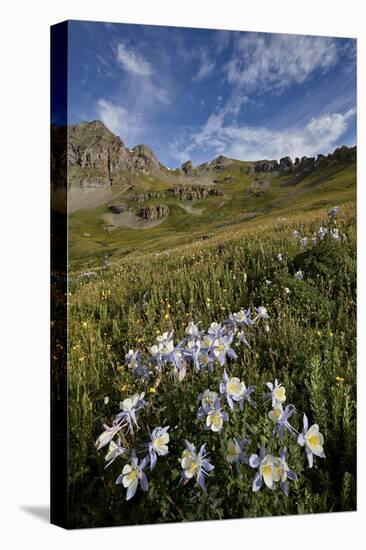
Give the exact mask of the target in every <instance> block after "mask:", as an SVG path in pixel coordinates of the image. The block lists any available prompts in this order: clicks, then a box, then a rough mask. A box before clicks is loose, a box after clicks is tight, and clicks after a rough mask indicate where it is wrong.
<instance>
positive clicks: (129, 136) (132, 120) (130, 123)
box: [97, 98, 143, 143]
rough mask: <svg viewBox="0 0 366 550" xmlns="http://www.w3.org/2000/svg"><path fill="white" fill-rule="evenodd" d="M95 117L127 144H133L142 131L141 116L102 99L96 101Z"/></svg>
mask: <svg viewBox="0 0 366 550" xmlns="http://www.w3.org/2000/svg"><path fill="white" fill-rule="evenodd" d="M97 116H98V118H99V119H100V120H101V121H102V122H104V124H105V125H106V126H107V128H109V130H111V131H112V132H113V133H115V134H117V135H119V136H121V138H122V140H123V141H126V142H128V143H133V142H134V140H135V139H136V138H137V136H138V135H139V133H140V132H141V130H142V129H143V125H142V119H141V116H139V115H138V114H136V113H134V112H132V111H130V110H128V109H126V108H125V107H123V106H122V105H118V104H116V103H113V101H109V100H107V99H104V98H101V99H99V100H98V101H97Z"/></svg>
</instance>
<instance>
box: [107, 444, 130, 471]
mask: <svg viewBox="0 0 366 550" xmlns="http://www.w3.org/2000/svg"><path fill="white" fill-rule="evenodd" d="M122 454H128V450H127V449H125V447H122V446H121V438H120V437H117V441H113V440H112V441H111V442H110V444H109V447H108V452H107V454H106V456H105V461H106V462H107V464H106V465H105V467H106V468H108V466H110V465H111V464H112V462H114V461H115V460H116V458H118V457H119V456H121V455H122Z"/></svg>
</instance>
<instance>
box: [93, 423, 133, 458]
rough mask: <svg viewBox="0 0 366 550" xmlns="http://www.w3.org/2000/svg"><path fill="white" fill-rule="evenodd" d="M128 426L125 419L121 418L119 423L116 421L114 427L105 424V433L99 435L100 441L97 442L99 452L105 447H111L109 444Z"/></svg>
mask: <svg viewBox="0 0 366 550" xmlns="http://www.w3.org/2000/svg"><path fill="white" fill-rule="evenodd" d="M126 426H127V422H126V420H125V419H124V418H120V419H119V420H118V421H115V423H114V424H113V426H107V424H103V428H104V431H103V432H102V433H101V434H100V435H99V437H98V439H97V440H96V442H95V446H96V448H97V451H100V449H103V447H105V446H106V445H109V443H110V442H111V441H112V439H114V437H115V436H116V435H117V434H118V432H119V431H120V430H122V429H124V428H125V427H126Z"/></svg>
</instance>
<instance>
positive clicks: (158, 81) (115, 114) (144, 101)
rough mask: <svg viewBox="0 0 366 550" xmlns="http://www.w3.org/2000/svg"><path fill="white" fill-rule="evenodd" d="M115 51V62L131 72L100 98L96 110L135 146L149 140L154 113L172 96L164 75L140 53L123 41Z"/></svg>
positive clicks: (109, 125) (114, 130) (128, 142)
mask: <svg viewBox="0 0 366 550" xmlns="http://www.w3.org/2000/svg"><path fill="white" fill-rule="evenodd" d="M114 54H115V58H114V62H115V63H116V62H117V63H118V64H119V65H122V67H123V68H124V70H125V71H126V72H127V73H128V75H125V77H124V78H121V79H120V84H119V89H118V91H117V92H116V93H114V94H113V96H110V97H99V98H98V100H97V101H96V103H95V111H96V116H97V117H98V118H100V119H101V120H102V121H103V122H104V124H105V125H106V126H107V127H108V128H109V129H110V130H111V131H112V132H114V133H115V134H117V135H119V136H120V137H121V138H122V140H123V141H125V142H126V144H128V145H129V146H132V145H135V144H136V143H137V142H141V141H146V139H147V138H148V136H149V131H150V130H151V124H152V121H153V120H154V117H156V115H157V114H158V113H159V112H160V111H161V109H165V108H167V106H168V105H169V104H170V103H171V97H170V93H169V90H168V89H167V86H165V85H164V83H165V80H164V78H162V77H161V76H159V75H158V73H157V71H156V70H155V69H154V67H153V65H152V64H151V63H150V62H148V61H147V60H146V59H145V58H144V57H143V56H142V55H141V53H139V52H138V51H136V50H133V49H132V48H131V47H127V46H126V45H125V44H122V43H121V42H120V43H118V45H117V47H116V48H115V50H114ZM103 61H105V60H104V59H103ZM99 62H100V63H101V62H102V60H101V59H99ZM103 67H104V66H103Z"/></svg>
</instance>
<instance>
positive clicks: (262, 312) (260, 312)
mask: <svg viewBox="0 0 366 550" xmlns="http://www.w3.org/2000/svg"><path fill="white" fill-rule="evenodd" d="M254 310H255V312H256V313H257V315H256V316H255V318H254V319H253V321H254V322H256V321H259V320H260V319H264V320H265V321H267V319H269V315H268V311H267V308H265V307H264V306H259V307H255V308H254Z"/></svg>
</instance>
